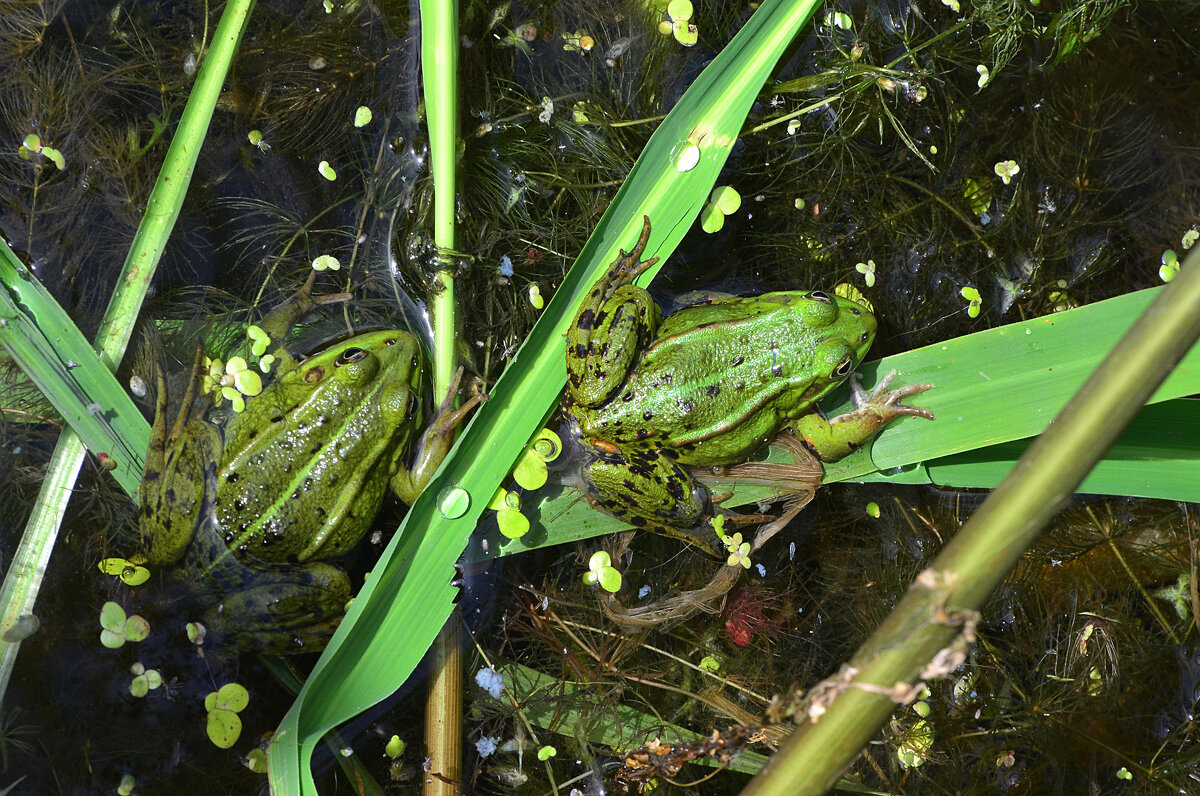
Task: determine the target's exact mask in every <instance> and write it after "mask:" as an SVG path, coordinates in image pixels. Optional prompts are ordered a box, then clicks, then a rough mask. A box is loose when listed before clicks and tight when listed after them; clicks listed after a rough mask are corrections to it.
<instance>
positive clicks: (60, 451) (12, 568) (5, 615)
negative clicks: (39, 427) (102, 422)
mask: <svg viewBox="0 0 1200 796" xmlns="http://www.w3.org/2000/svg"><path fill="white" fill-rule="evenodd" d="M86 453H87V448H86V447H84V444H83V442H82V441H81V440H80V439H79V437H78V436H77V435H76V434H75V432H74V431H73V430H72V429H70V428H66V429H64V430H63V433H62V434H61V435H60V436H59V438H58V444H57V445H56V446H55V447H54V454H53V455H52V456H51V457H50V464H49V466H48V467H47V468H46V479H45V480H44V481H42V488H41V490H40V491H39V492H38V496H37V501H35V502H34V504H33V512H32V513H31V514H30V515H29V522H28V523H26V525H25V533H24V534H23V535H22V537H21V544H20V546H19V547H18V548H17V549H16V551H15V552H14V553H13V558H12V562H11V563H10V564H9V567H8V571H7V572H5V574H4V584H3V585H2V586H0V628H3V629H4V631H5V632H6V633H7V632H8V631H9V629H10V628H12V627H14V626H16V625H17V622H18V621H19V620H20V619H21V617H23V616H27V615H31V614H33V606H34V603H35V602H37V595H38V591H39V590H41V587H42V578H43V576H44V575H45V574H46V567H48V566H49V565H50V553H51V552H52V551H53V550H54V542H55V540H56V539H57V538H58V528H59V525H61V524H62V518H63V515H64V514H65V513H66V510H67V501H69V500H70V499H71V490H72V489H73V488H74V486H75V479H76V478H77V477H78V476H79V468H80V467H82V466H83V457H84V455H85V454H86ZM20 648H21V642H20V641H19V640H15V639H14V640H9V639H6V638H3V637H0V702H2V701H3V700H4V694H5V693H6V692H7V690H8V681H9V678H10V677H11V676H12V671H13V666H15V665H16V662H17V652H18V651H19V650H20Z"/></svg>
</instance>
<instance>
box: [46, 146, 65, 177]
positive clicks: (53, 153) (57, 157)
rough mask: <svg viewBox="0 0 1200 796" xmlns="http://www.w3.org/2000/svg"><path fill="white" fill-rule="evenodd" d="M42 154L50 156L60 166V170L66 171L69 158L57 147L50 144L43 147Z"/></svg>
mask: <svg viewBox="0 0 1200 796" xmlns="http://www.w3.org/2000/svg"><path fill="white" fill-rule="evenodd" d="M42 154H43V155H45V156H46V157H48V158H50V160H52V161H53V162H54V165H55V166H58V170H59V171H65V170H66V168H67V160H66V158H64V157H63V156H62V153H61V152H59V151H58V150H57V149H52V148H50V147H48V146H44V147H42Z"/></svg>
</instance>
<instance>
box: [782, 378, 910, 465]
mask: <svg viewBox="0 0 1200 796" xmlns="http://www.w3.org/2000/svg"><path fill="white" fill-rule="evenodd" d="M895 375H896V371H894V370H893V371H892V372H890V373H888V374H887V375H886V376H884V377H883V379H882V380H881V381H880V382H879V384H878V386H876V387H875V389H874V390H872V391H871V393H870V394H869V395H868V394H867V392H866V391H865V390H863V388H862V385H860V384H859V383H858V374H857V373H854V374H852V375H851V376H850V391H851V397H850V400H851V403H852V404H853V406H854V409H853V410H851V411H849V412H846V413H845V414H841V415H838V416H837V417H834V418H829V419H827V418H826V417H825V416H824V415H823V414H821V413H820V412H819V411H816V412H811V413H809V414H807V415H804V416H803V417H801V418H799V419H798V420H797V421H796V422H795V423H793V424H792V428H793V429H794V430H795V432H796V434H797V435H798V436H799V437H800V438H801V439H802V440H803V441H804V444H805V446H806V447H807V448H808V449H809V450H811V451H812V452H813V453H815V454H816V455H817V456H819V457H820V458H821V461H826V462H832V461H837V460H838V459H840V458H842V457H843V456H846V455H848V454H850V453H852V452H854V451H856V450H858V449H859V448H861V447H862V446H863V445H864V444H865V443H866V442H867V441H868V440H869V439H871V437H873V436H875V434H877V433H878V432H879V430H880V429H882V428H883V427H884V426H885V425H887V424H888V423H890V422H891V421H892V420H895V419H896V418H898V417H902V416H904V415H915V416H917V417H923V418H925V419H927V420H933V413H932V412H930V411H928V410H926V409H921V408H920V407H917V406H905V405H904V404H902V403H900V401H902V400H904V399H905V398H910V397H912V396H914V395H919V394H920V393H923V392H925V391H926V390H928V389H931V388H932V387H933V385H932V384H913V385H910V386H908V387H901V388H900V389H897V390H888V389H887V387H888V385H889V384H891V383H892V379H893V378H894V377H895Z"/></svg>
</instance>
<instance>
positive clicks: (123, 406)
mask: <svg viewBox="0 0 1200 796" xmlns="http://www.w3.org/2000/svg"><path fill="white" fill-rule="evenodd" d="M0 343H3V344H4V346H5V348H7V349H8V351H9V353H10V354H11V355H12V357H13V359H14V360H15V361H16V363H17V364H18V365H19V366H20V367H21V369H22V370H23V371H24V372H25V374H26V375H27V376H28V377H29V378H30V379H31V380H32V381H33V383H34V384H36V385H37V387H38V389H40V390H41V391H42V394H43V395H45V396H46V397H47V398H48V399H49V400H50V403H52V404H53V405H54V408H55V409H57V410H58V413H59V414H60V415H62V417H63V419H64V420H66V422H67V424H68V425H70V426H71V428H72V429H74V430H75V433H77V434H78V435H79V438H80V439H82V440H83V443H84V444H85V445H87V447H88V449H89V450H91V451H92V452H93V453H100V452H104V453H106V454H107V455H108V456H109V458H110V459H111V460H112V461H113V462H114V463H115V464H116V468H115V469H114V470H113V471H112V474H113V477H114V478H116V479H117V482H118V483H119V484H120V485H121V488H122V489H124V490H125V491H126V492H127V493H128V494H129V496H130V497H132V498H134V499H136V495H137V488H138V485H139V484H140V483H141V480H142V460H143V458H144V457H145V455H146V446H147V445H149V444H150V426H149V424H148V423H146V420H145V418H143V417H142V413H141V412H139V411H138V408H137V406H135V405H134V403H133V400H132V399H131V398H130V397H129V394H128V393H127V392H125V390H123V389H121V385H120V384H119V383H118V382H117V380H116V378H115V377H114V376H113V374H112V372H111V371H109V369H108V368H106V367H104V365H103V364H102V363H101V362H100V358H99V357H98V356H96V350H95V349H94V348H92V345H91V343H89V342H88V341H87V338H85V337H84V336H83V334H81V333H80V331H79V329H78V328H77V327H76V326H75V324H74V323H73V322H72V321H71V319H70V317H68V316H67V313H66V312H65V311H64V310H63V308H62V307H60V306H59V305H58V302H56V301H55V300H54V298H53V297H52V296H51V295H50V294H49V293H48V292H47V291H46V289H45V288H44V287H42V285H41V283H40V282H38V281H37V278H36V277H34V276H33V274H31V273H30V272H29V270H28V269H27V268H25V266H24V265H23V264H22V263H21V261H20V260H19V259H17V256H16V255H15V254H14V253H13V251H12V249H10V248H9V247H8V244H7V243H5V242H4V241H3V240H0Z"/></svg>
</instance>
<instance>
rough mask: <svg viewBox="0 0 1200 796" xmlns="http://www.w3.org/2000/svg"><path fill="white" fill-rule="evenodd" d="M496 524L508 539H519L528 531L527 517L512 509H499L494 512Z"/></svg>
mask: <svg viewBox="0 0 1200 796" xmlns="http://www.w3.org/2000/svg"><path fill="white" fill-rule="evenodd" d="M496 525H497V526H499V528H500V533H502V534H503V535H504V536H505V537H507V538H509V539H520V538H521V537H522V536H524V535H525V534H527V533H529V518H528V517H526V516H525V515H524V514H522V513H521V512H519V511H515V510H513V509H508V508H506V509H501V510H500V511H497V512H496Z"/></svg>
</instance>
